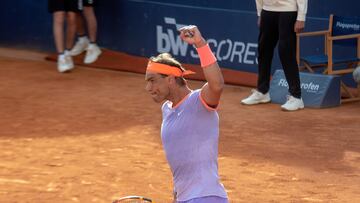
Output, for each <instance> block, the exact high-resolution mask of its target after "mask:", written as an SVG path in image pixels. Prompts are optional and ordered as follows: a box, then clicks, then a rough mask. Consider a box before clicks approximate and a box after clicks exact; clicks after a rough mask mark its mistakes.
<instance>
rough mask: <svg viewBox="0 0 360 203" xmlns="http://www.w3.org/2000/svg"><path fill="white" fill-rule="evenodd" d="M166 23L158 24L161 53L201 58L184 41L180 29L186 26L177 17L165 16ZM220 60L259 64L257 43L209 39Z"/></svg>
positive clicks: (157, 32) (158, 43) (157, 40)
mask: <svg viewBox="0 0 360 203" xmlns="http://www.w3.org/2000/svg"><path fill="white" fill-rule="evenodd" d="M164 22H165V24H164V25H157V26H156V38H157V39H156V42H157V43H156V45H157V51H158V52H160V53H163V52H168V53H171V54H172V55H174V56H183V57H185V56H191V57H192V58H199V56H198V55H197V53H196V51H195V50H194V49H191V48H189V45H188V44H187V43H186V42H183V41H182V40H181V39H180V37H179V35H178V30H179V29H180V28H181V27H183V26H185V25H184V24H179V23H177V22H176V19H175V18H171V17H164ZM207 42H208V43H209V45H210V47H211V48H212V50H213V52H214V54H215V56H216V58H217V59H218V61H228V62H231V63H233V62H234V63H242V64H248V65H251V64H257V63H258V62H257V56H256V51H257V46H258V45H257V43H251V42H241V41H233V40H232V39H211V38H210V39H208V40H207Z"/></svg>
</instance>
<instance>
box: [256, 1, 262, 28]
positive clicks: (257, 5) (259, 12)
mask: <svg viewBox="0 0 360 203" xmlns="http://www.w3.org/2000/svg"><path fill="white" fill-rule="evenodd" d="M262 7H263V0H256V13H257V16H258V20H257V25H258V27H260V20H261V17H260V16H261V10H262Z"/></svg>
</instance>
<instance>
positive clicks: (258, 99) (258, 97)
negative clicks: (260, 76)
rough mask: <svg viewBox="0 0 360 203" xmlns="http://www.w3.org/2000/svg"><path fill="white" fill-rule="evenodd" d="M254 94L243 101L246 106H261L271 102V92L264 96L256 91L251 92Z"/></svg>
mask: <svg viewBox="0 0 360 203" xmlns="http://www.w3.org/2000/svg"><path fill="white" fill-rule="evenodd" d="M251 92H252V94H251V95H250V96H249V97H247V98H245V99H243V100H241V103H242V104H245V105H254V104H261V103H268V102H270V100H271V99H270V94H269V92H267V93H265V94H263V93H261V92H259V91H257V90H255V89H253V90H251Z"/></svg>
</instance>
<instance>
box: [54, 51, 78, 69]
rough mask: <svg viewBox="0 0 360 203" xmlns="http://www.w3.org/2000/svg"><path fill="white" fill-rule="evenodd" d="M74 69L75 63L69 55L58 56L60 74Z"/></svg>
mask: <svg viewBox="0 0 360 203" xmlns="http://www.w3.org/2000/svg"><path fill="white" fill-rule="evenodd" d="M73 68H74V62H73V60H72V58H71V56H69V55H65V54H61V55H59V56H58V62H57V69H58V71H59V72H60V73H65V72H68V71H70V70H71V69H73Z"/></svg>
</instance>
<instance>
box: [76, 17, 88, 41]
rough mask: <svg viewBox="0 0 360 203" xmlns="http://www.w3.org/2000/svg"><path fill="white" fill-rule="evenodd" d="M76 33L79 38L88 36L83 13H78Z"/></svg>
mask: <svg viewBox="0 0 360 203" xmlns="http://www.w3.org/2000/svg"><path fill="white" fill-rule="evenodd" d="M76 33H77V35H78V36H79V37H82V36H86V31H85V25H84V17H83V15H82V13H80V12H79V13H76Z"/></svg>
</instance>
